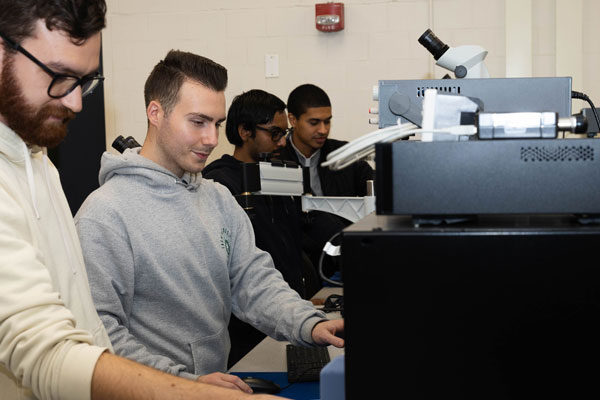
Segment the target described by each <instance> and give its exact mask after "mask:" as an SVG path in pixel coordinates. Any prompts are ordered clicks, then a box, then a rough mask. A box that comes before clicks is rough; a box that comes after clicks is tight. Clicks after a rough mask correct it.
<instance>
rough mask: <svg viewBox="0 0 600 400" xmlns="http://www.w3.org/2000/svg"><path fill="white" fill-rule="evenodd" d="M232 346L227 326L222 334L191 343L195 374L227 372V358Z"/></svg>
mask: <svg viewBox="0 0 600 400" xmlns="http://www.w3.org/2000/svg"><path fill="white" fill-rule="evenodd" d="M230 346H231V344H230V341H229V331H228V330H227V326H226V327H225V329H221V331H220V332H218V333H216V334H214V335H212V336H207V337H204V338H202V339H198V340H196V341H194V342H192V343H190V348H191V350H192V358H193V360H194V373H195V374H196V375H206V374H210V373H213V372H225V371H226V370H227V356H228V354H229V348H230Z"/></svg>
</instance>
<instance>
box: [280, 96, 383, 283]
mask: <svg viewBox="0 0 600 400" xmlns="http://www.w3.org/2000/svg"><path fill="white" fill-rule="evenodd" d="M287 108H288V118H289V120H290V125H291V126H292V132H291V134H290V135H289V137H288V140H287V144H286V146H285V148H283V149H282V150H281V157H282V158H283V159H287V160H293V161H296V162H298V163H299V164H300V165H302V166H303V167H305V168H309V172H310V174H309V175H310V187H311V190H312V194H313V195H315V196H342V197H353V196H365V195H366V193H367V181H368V180H371V179H373V169H372V168H371V166H370V165H369V164H368V163H367V162H365V161H359V162H357V163H354V164H352V165H350V166H349V167H347V168H344V169H342V170H340V171H332V170H330V169H329V168H327V167H322V166H321V163H323V162H324V161H325V160H326V159H327V155H328V154H329V153H331V152H332V151H334V150H336V149H338V148H340V147H342V146H343V145H345V144H346V143H347V142H344V141H341V140H336V139H330V138H329V131H330V129H331V118H332V114H331V102H330V100H329V96H327V93H325V91H324V90H323V89H321V88H320V87H318V86H315V85H312V84H303V85H300V86H298V87H296V88H295V89H294V90H292V92H291V93H290V94H289V97H288V102H287ZM349 224H350V221H348V220H346V219H344V218H342V217H338V216H336V215H334V214H328V213H324V212H320V211H311V212H310V213H308V214H307V215H305V216H304V223H303V231H304V235H303V245H304V249H305V251H306V253H307V254H308V255H309V257H310V259H311V261H312V262H313V263H314V264H315V265H317V264H318V263H319V259H320V256H321V253H322V250H323V246H324V245H325V243H327V242H328V241H329V239H330V238H331V237H332V236H334V235H335V234H336V233H338V232H339V231H341V230H342V229H344V228H345V227H346V226H348V225H349ZM334 269H335V267H334ZM332 273H333V271H332V267H328V268H327V271H325V275H331V274H332Z"/></svg>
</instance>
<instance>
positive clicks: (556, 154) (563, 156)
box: [521, 146, 594, 162]
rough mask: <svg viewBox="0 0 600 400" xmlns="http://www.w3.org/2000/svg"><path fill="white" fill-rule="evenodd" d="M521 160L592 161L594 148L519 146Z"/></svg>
mask: <svg viewBox="0 0 600 400" xmlns="http://www.w3.org/2000/svg"><path fill="white" fill-rule="evenodd" d="M521 161H525V162H549V161H554V162H565V161H566V162H570V161H594V149H593V148H592V147H591V146H556V147H539V146H529V147H521Z"/></svg>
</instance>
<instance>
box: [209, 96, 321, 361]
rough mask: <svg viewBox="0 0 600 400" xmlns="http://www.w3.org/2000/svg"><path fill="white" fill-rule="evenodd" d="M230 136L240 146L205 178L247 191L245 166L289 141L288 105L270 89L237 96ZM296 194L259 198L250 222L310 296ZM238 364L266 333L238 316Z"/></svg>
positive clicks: (260, 243) (234, 338)
mask: <svg viewBox="0 0 600 400" xmlns="http://www.w3.org/2000/svg"><path fill="white" fill-rule="evenodd" d="M225 132H226V134H227V139H228V140H229V142H230V143H231V144H233V145H235V149H234V151H233V156H231V155H228V154H225V155H224V156H222V157H221V158H220V159H218V160H216V161H214V162H212V163H210V164H209V165H207V166H206V168H205V169H204V170H203V171H202V176H203V177H204V178H206V179H212V180H214V181H215V182H219V183H221V184H222V185H224V186H226V187H227V189H229V191H230V192H231V193H232V194H233V195H234V196H235V195H240V194H242V193H243V186H242V164H243V163H245V162H247V163H255V162H258V161H259V156H260V154H261V153H262V154H268V153H271V154H273V153H276V152H277V151H278V150H279V149H281V148H282V147H283V146H284V145H285V135H286V133H287V132H288V122H287V116H286V113H285V103H284V102H283V101H282V100H281V99H279V98H278V97H277V96H274V95H272V94H270V93H267V92H265V91H263V90H259V89H254V90H250V91H248V92H245V93H242V94H240V95H238V96H236V97H235V98H234V99H233V102H232V103H231V106H230V107H229V111H228V113H227V124H226V128H225ZM297 203H298V202H297V201H296V200H294V199H293V198H292V197H291V196H267V195H261V196H253V197H252V207H253V209H252V212H251V214H250V221H251V222H252V228H253V230H254V236H255V238H256V246H257V247H258V248H260V249H261V250H264V251H266V252H267V253H269V254H270V255H271V257H272V258H273V263H274V264H275V268H277V269H278V270H279V271H280V272H281V274H282V275H283V278H284V279H285V281H286V282H287V283H288V284H289V285H290V287H291V288H292V289H294V290H295V291H296V292H298V294H299V295H300V296H301V297H303V298H305V299H307V298H310V297H311V296H312V295H314V294H315V293H316V292H317V291H318V289H319V284H318V278H317V275H316V272H315V269H314V267H313V266H312V264H310V265H307V264H306V263H305V260H306V258H304V257H303V255H302V246H301V240H302V231H301V227H300V204H297ZM229 333H230V337H231V352H230V354H229V365H232V364H233V363H235V362H236V361H237V360H239V359H240V358H241V357H243V356H244V355H245V354H246V353H247V352H248V351H250V350H251V349H252V348H253V347H254V346H256V345H257V344H258V343H259V342H260V341H261V340H262V339H263V338H264V336H265V335H264V334H263V333H262V332H260V331H258V330H256V329H254V328H252V327H251V326H250V325H248V324H245V323H243V322H241V321H239V320H238V319H237V318H235V317H232V319H231V321H230V323H229Z"/></svg>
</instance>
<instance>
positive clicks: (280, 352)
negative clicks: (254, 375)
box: [229, 287, 344, 372]
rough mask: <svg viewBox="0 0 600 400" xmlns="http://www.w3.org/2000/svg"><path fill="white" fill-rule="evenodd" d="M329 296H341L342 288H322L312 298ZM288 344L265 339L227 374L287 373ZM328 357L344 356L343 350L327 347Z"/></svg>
mask: <svg viewBox="0 0 600 400" xmlns="http://www.w3.org/2000/svg"><path fill="white" fill-rule="evenodd" d="M331 294H342V288H339V287H335V288H329V287H327V288H323V289H321V290H320V291H319V292H318V293H317V294H315V295H314V296H313V299H326V298H327V296H329V295H331ZM327 315H328V316H329V318H330V319H336V318H340V314H339V313H329V314H327ZM288 343H289V342H278V341H277V340H275V339H273V338H270V337H266V338H265V339H264V340H263V341H261V342H260V343H259V344H258V345H256V347H255V348H254V349H252V350H251V351H250V352H249V353H248V354H246V355H245V356H244V357H243V358H242V359H241V360H240V361H238V362H237V363H236V364H235V365H234V366H233V367H231V369H230V370H229V372H287V364H286V358H285V346H286V345H287V344H288ZM328 350H329V355H330V356H331V359H332V360H333V359H334V358H335V357H337V356H339V355H342V354H344V349H338V348H336V347H333V346H329V347H328Z"/></svg>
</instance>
